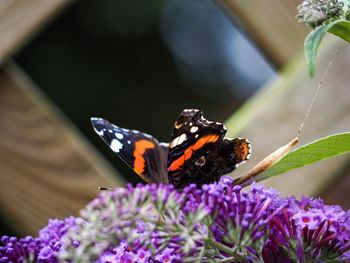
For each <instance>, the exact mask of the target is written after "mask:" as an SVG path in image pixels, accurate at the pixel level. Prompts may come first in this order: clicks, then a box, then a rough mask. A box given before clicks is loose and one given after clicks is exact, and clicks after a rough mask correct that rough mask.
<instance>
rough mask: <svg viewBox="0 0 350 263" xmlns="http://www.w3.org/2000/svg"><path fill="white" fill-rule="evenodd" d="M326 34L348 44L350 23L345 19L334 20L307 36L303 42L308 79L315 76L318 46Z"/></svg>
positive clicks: (349, 40)
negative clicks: (328, 33) (332, 35)
mask: <svg viewBox="0 0 350 263" xmlns="http://www.w3.org/2000/svg"><path fill="white" fill-rule="evenodd" d="M327 32H330V33H332V34H334V35H336V36H338V37H340V38H342V39H344V40H345V41H347V42H350V22H349V21H347V20H345V19H339V20H335V21H333V22H331V23H329V24H325V25H320V26H318V27H316V28H315V29H314V30H313V31H311V32H310V33H309V34H308V35H307V37H306V38H305V42H304V52H305V57H306V62H307V65H308V68H309V75H310V77H313V76H314V75H315V68H316V54H317V50H318V46H319V45H320V43H321V40H322V38H323V37H324V35H325V34H326V33H327Z"/></svg>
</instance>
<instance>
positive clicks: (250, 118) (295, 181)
mask: <svg viewBox="0 0 350 263" xmlns="http://www.w3.org/2000/svg"><path fill="white" fill-rule="evenodd" d="M336 49H339V51H338V52H337V54H335V50H336ZM333 56H335V58H334V63H333V65H332V66H331V68H330V70H329V73H328V75H327V76H326V78H325V80H324V88H322V89H321V90H320V92H319V95H318V97H317V100H316V102H315V104H314V106H313V109H312V111H311V115H310V117H309V118H308V119H307V121H306V124H305V126H304V129H303V131H302V133H301V136H300V140H301V141H300V144H299V145H303V144H305V143H308V142H311V141H314V140H316V139H319V138H321V137H324V136H327V135H330V134H333V133H339V132H346V131H349V130H350V104H349V101H350V89H349V83H350V75H349V72H348V69H349V68H350V60H349V59H348V58H349V56H350V45H349V44H348V43H346V42H344V41H342V40H340V39H338V38H336V37H332V36H329V37H328V38H327V39H325V41H323V42H322V44H321V46H320V52H319V54H318V61H317V76H316V77H315V78H314V79H310V78H309V77H308V75H307V69H306V65H305V61H304V58H303V56H302V54H301V56H299V57H298V58H296V60H295V61H293V62H292V63H291V64H290V65H289V66H288V68H286V70H285V71H284V72H283V73H282V74H281V75H280V76H278V77H277V78H275V79H274V80H272V81H271V82H270V83H268V84H267V85H266V87H264V88H263V89H262V90H261V91H260V92H258V93H257V94H256V95H255V96H254V97H253V98H252V99H251V100H250V101H249V102H248V103H247V104H246V105H244V106H243V107H242V108H241V110H240V111H239V112H238V113H237V114H236V115H235V116H233V117H232V118H231V119H230V120H228V121H227V123H226V124H227V127H228V130H229V131H231V132H232V131H233V132H234V131H241V132H240V136H243V137H246V138H248V139H249V140H250V141H251V143H252V145H253V154H252V159H251V160H250V161H249V162H247V163H246V164H245V165H243V166H241V167H240V169H238V171H237V172H236V173H235V174H236V175H240V174H244V173H246V172H247V171H248V170H249V169H250V168H251V167H252V166H254V165H255V164H256V163H257V162H258V161H259V160H261V159H263V158H264V157H265V156H267V155H268V154H270V153H271V152H273V151H274V150H275V149H277V148H278V147H280V146H282V145H284V144H285V143H287V142H288V141H289V140H291V139H293V138H294V137H295V136H296V132H297V130H298V128H299V126H300V124H301V122H302V120H303V118H304V116H305V113H306V111H307V108H308V105H309V104H310V102H311V100H312V97H313V94H314V92H315V89H316V88H317V86H318V83H319V81H320V77H321V75H322V74H323V73H324V72H325V69H326V67H327V65H328V64H329V62H330V60H331V58H332V57H333ZM244 126H245V128H244ZM242 129H243V130H242ZM231 135H233V134H231ZM348 163H349V155H344V156H339V157H337V158H334V159H331V160H326V161H322V162H319V163H317V164H315V165H312V166H308V167H304V168H302V169H298V170H295V171H292V172H288V173H286V174H284V175H280V176H278V177H275V178H271V179H269V180H267V181H266V182H265V184H266V185H268V186H272V187H274V188H277V189H278V190H280V191H281V192H282V193H283V194H284V195H296V196H301V195H303V194H304V195H318V194H319V192H320V191H321V190H324V189H325V188H327V186H328V185H329V182H331V181H332V180H334V178H335V177H336V176H337V175H338V174H341V172H342V171H343V170H344V166H345V165H347V164H348Z"/></svg>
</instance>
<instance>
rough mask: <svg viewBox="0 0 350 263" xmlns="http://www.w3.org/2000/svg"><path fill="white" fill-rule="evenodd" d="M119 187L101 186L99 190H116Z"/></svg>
mask: <svg viewBox="0 0 350 263" xmlns="http://www.w3.org/2000/svg"><path fill="white" fill-rule="evenodd" d="M115 189H117V188H113V187H101V186H100V187H99V188H98V190H100V191H111V190H115Z"/></svg>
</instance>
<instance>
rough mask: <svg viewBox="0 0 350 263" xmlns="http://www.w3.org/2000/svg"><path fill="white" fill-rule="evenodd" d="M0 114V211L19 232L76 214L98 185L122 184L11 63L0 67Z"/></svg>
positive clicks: (27, 231)
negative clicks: (52, 219) (49, 219)
mask: <svg viewBox="0 0 350 263" xmlns="http://www.w3.org/2000/svg"><path fill="white" fill-rule="evenodd" d="M0 118H1V122H0V185H1V191H0V211H1V216H2V218H3V219H4V220H5V222H9V225H10V226H15V227H16V229H15V231H17V232H18V233H19V234H35V233H37V230H38V229H39V228H42V227H43V226H45V225H46V224H47V220H48V218H55V217H58V218H63V217H66V216H68V215H76V214H77V213H78V212H79V210H80V209H81V208H82V207H84V206H85V205H86V204H87V203H88V202H89V201H91V200H92V199H93V198H94V197H96V195H97V194H98V187H99V186H101V185H102V186H106V185H107V186H118V185H122V183H123V182H122V181H120V180H117V179H116V178H117V177H116V176H117V174H116V172H115V171H114V169H112V168H111V167H110V166H109V165H108V164H107V163H106V162H105V161H104V160H103V159H102V158H101V157H100V156H99V155H98V154H96V152H94V151H93V150H92V147H90V145H89V144H88V143H87V142H86V141H85V140H84V139H83V138H82V135H81V134H80V133H79V132H77V131H76V130H75V129H74V128H73V125H71V124H70V122H69V121H68V120H67V119H65V118H64V117H63V116H62V115H61V114H60V112H59V111H58V110H57V109H55V108H54V106H52V104H51V103H50V102H49V101H48V99H47V98H45V97H44V96H43V95H42V94H41V93H40V92H39V90H38V89H37V88H36V87H35V86H34V85H32V83H31V82H30V81H29V80H28V78H27V77H26V76H25V74H24V73H23V72H21V70H20V69H19V68H18V67H17V66H15V65H12V66H7V67H6V68H3V69H1V70H0ZM91 132H93V130H91ZM113 178H114V179H113Z"/></svg>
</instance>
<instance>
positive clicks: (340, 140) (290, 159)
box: [256, 132, 350, 181]
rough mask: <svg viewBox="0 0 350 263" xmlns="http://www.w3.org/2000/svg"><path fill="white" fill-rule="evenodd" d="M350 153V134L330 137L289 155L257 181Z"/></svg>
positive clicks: (257, 178) (261, 175)
mask: <svg viewBox="0 0 350 263" xmlns="http://www.w3.org/2000/svg"><path fill="white" fill-rule="evenodd" d="M348 152H350V132H347V133H340V134H334V135H330V136H328V137H325V138H322V139H320V140H317V141H314V142H312V143H309V144H306V145H304V146H302V147H300V148H298V149H296V150H294V151H292V152H290V153H288V154H287V155H286V156H284V157H283V158H282V159H281V160H280V161H279V162H277V163H276V164H274V165H273V166H272V167H270V168H269V169H267V170H266V171H265V172H263V173H262V174H260V175H259V176H257V177H256V181H262V180H265V179H268V178H270V177H272V176H275V175H278V174H281V173H285V172H287V171H290V170H293V169H296V168H299V167H303V166H306V165H309V164H312V163H315V162H318V161H321V160H325V159H328V158H332V157H334V156H337V155H340V154H344V153H348Z"/></svg>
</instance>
